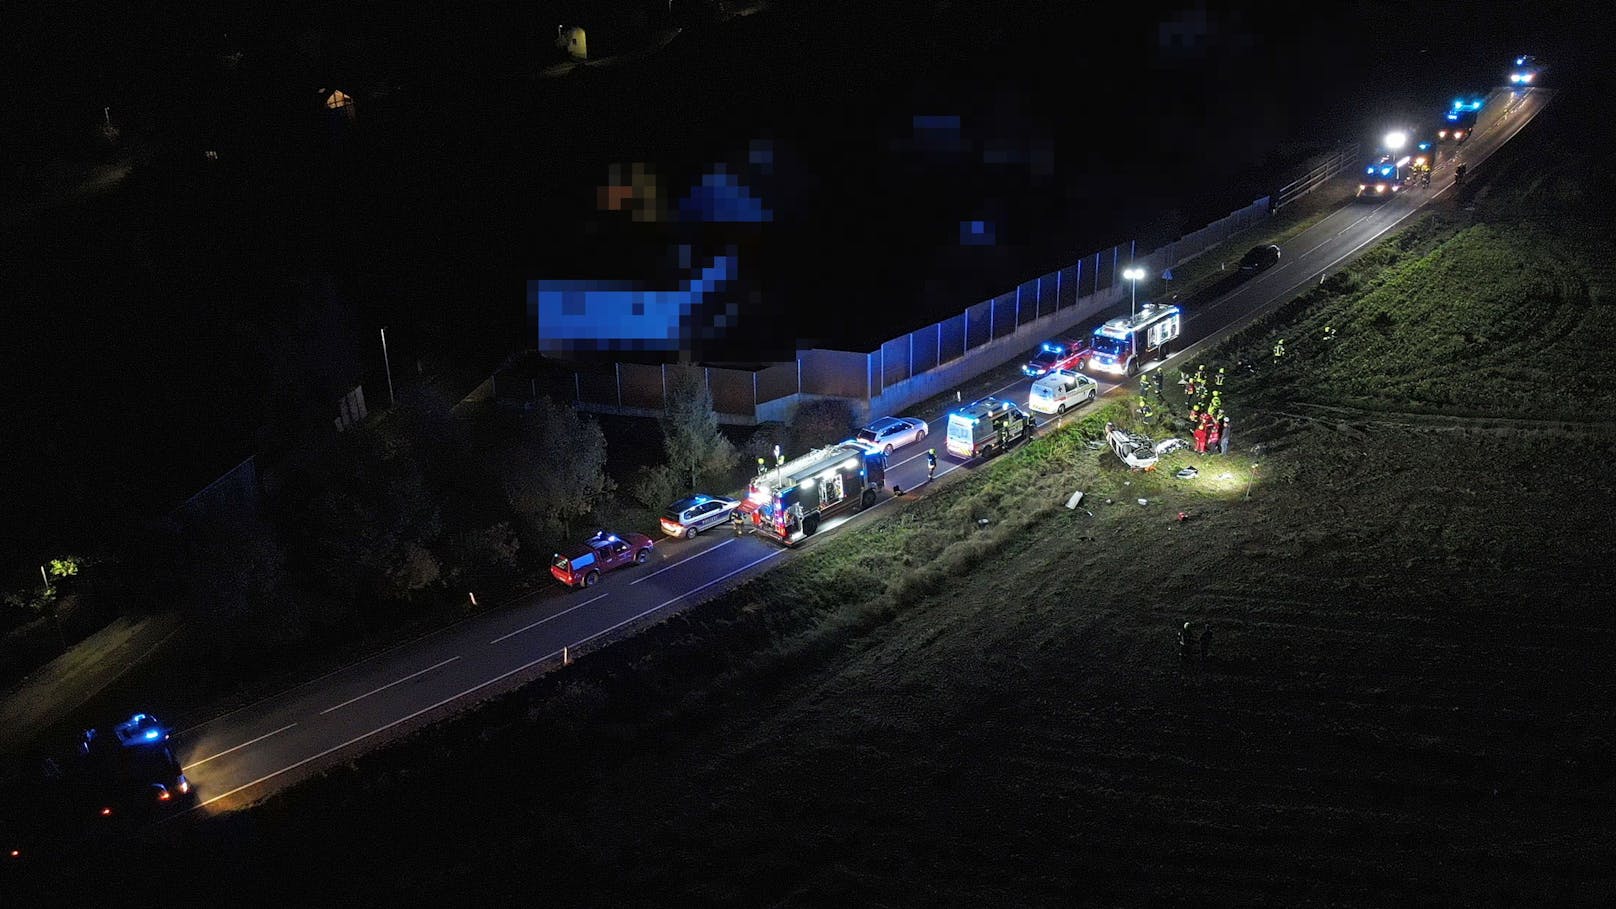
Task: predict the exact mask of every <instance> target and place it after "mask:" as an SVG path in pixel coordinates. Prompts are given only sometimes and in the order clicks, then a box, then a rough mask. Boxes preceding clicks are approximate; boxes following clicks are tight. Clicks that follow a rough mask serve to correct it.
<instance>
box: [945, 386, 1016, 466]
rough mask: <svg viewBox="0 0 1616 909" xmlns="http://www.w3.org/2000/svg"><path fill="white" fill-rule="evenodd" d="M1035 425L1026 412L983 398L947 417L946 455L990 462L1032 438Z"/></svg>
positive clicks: (1011, 405) (992, 399)
mask: <svg viewBox="0 0 1616 909" xmlns="http://www.w3.org/2000/svg"><path fill="white" fill-rule="evenodd" d="M1035 425H1036V424H1035V423H1034V422H1033V418H1032V417H1031V416H1030V415H1028V414H1027V412H1026V411H1024V410H1022V409H1021V408H1019V407H1017V406H1016V405H1015V404H1013V403H1011V402H1009V401H1004V400H1000V399H999V398H995V397H991V396H990V397H986V398H983V399H982V400H980V401H972V402H971V403H970V404H967V405H966V406H964V407H962V408H960V409H959V410H956V411H954V412H953V413H950V414H949V415H948V444H947V445H946V446H945V447H946V448H947V450H948V453H949V454H951V455H953V456H954V457H956V458H964V459H967V460H968V459H970V458H990V457H993V456H994V455H996V454H1000V453H1001V452H1003V451H1005V450H1006V449H1009V448H1012V447H1014V446H1015V445H1016V444H1018V443H1020V442H1021V441H1023V440H1025V439H1027V438H1028V437H1030V436H1031V435H1032V430H1033V427H1034V426H1035Z"/></svg>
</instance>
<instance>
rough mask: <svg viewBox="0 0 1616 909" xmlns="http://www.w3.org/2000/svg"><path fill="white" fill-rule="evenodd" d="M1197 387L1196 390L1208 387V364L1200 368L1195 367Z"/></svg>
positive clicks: (1203, 364)
mask: <svg viewBox="0 0 1616 909" xmlns="http://www.w3.org/2000/svg"><path fill="white" fill-rule="evenodd" d="M1195 387H1196V388H1205V387H1206V364H1205V363H1202V364H1201V365H1200V366H1197V367H1195Z"/></svg>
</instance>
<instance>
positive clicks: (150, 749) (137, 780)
mask: <svg viewBox="0 0 1616 909" xmlns="http://www.w3.org/2000/svg"><path fill="white" fill-rule="evenodd" d="M168 736H169V732H168V729H167V728H166V727H165V726H164V725H163V724H162V723H161V722H159V721H158V719H157V717H155V716H152V715H151V714H149V713H136V714H133V715H132V716H130V717H129V719H127V720H124V721H123V722H121V723H118V724H116V725H114V726H113V727H112V729H111V731H110V732H107V731H103V730H100V729H87V730H85V731H84V735H83V737H82V738H80V740H79V749H78V750H79V764H78V768H77V769H78V771H79V773H78V774H73V776H77V777H78V778H79V779H78V780H77V782H79V783H80V784H82V785H83V786H84V787H86V788H87V789H90V790H91V791H94V792H96V793H98V797H97V798H96V799H95V805H96V808H97V813H98V814H100V815H101V816H102V817H114V816H116V815H118V814H120V813H126V812H131V811H135V812H139V811H149V810H153V809H157V808H163V807H167V806H170V805H175V804H179V803H180V802H182V801H183V800H184V799H185V798H186V797H187V796H190V795H191V781H190V780H188V779H186V778H185V773H184V772H183V771H182V770H181V768H180V762H179V760H178V759H177V758H175V757H174V752H173V751H172V750H170V749H169V747H168Z"/></svg>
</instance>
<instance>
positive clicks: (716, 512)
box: [660, 495, 741, 540]
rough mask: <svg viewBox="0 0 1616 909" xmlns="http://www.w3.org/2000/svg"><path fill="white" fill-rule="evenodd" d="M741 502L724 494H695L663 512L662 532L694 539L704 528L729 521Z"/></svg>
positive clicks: (710, 527)
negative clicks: (731, 513)
mask: <svg viewBox="0 0 1616 909" xmlns="http://www.w3.org/2000/svg"><path fill="white" fill-rule="evenodd" d="M739 504H741V503H740V502H738V501H736V500H735V499H730V498H725V497H724V496H708V495H695V496H690V497H688V498H684V499H680V500H679V501H677V502H674V503H673V504H672V505H669V506H668V510H667V511H665V512H663V513H662V520H661V522H660V523H661V525H662V532H663V533H665V534H667V535H668V536H670V537H684V538H685V539H687V540H693V539H695V538H696V534H698V533H701V532H702V531H703V530H711V529H712V528H714V527H717V526H718V525H719V524H722V523H724V522H725V521H728V520H729V516H730V512H732V511H734V510H735V506H737V505H739Z"/></svg>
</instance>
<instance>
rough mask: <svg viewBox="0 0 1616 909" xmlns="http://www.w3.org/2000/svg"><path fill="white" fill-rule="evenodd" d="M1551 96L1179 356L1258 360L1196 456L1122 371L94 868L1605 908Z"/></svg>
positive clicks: (741, 898)
mask: <svg viewBox="0 0 1616 909" xmlns="http://www.w3.org/2000/svg"><path fill="white" fill-rule="evenodd" d="M1574 111H1575V106H1574V105H1564V106H1561V105H1559V104H1557V105H1556V106H1555V107H1551V108H1550V109H1549V111H1548V112H1547V113H1546V114H1545V115H1544V118H1543V122H1541V123H1540V124H1535V125H1534V128H1533V129H1532V130H1528V131H1527V132H1526V133H1523V135H1522V136H1521V137H1520V138H1519V139H1518V140H1517V143H1518V146H1519V147H1516V144H1512V146H1511V148H1510V149H1509V150H1508V151H1506V153H1504V154H1501V155H1500V156H1499V158H1498V159H1497V160H1496V164H1495V165H1494V169H1493V171H1492V176H1491V178H1490V180H1487V181H1485V182H1481V184H1480V185H1476V186H1473V187H1471V188H1469V189H1468V190H1467V191H1466V192H1465V193H1464V194H1463V195H1461V196H1460V197H1459V198H1458V199H1457V200H1455V201H1454V202H1453V203H1451V204H1449V205H1447V206H1446V207H1445V208H1444V209H1443V210H1439V211H1435V212H1432V213H1429V214H1427V215H1426V216H1424V217H1422V218H1421V219H1420V220H1419V221H1418V222H1416V223H1414V224H1412V225H1411V226H1410V227H1408V228H1407V229H1406V230H1404V231H1403V232H1402V233H1401V234H1400V235H1399V236H1397V237H1394V238H1392V239H1390V240H1387V241H1386V242H1384V243H1383V244H1381V245H1380V246H1379V247H1377V248H1376V249H1375V250H1373V251H1372V252H1371V253H1370V254H1369V255H1368V256H1366V257H1365V258H1364V259H1363V260H1361V261H1360V262H1359V263H1357V264H1356V265H1355V266H1353V267H1352V268H1351V269H1349V270H1348V271H1347V272H1346V273H1344V274H1343V275H1341V276H1338V277H1336V278H1333V279H1331V280H1330V281H1329V282H1327V283H1326V284H1325V285H1324V286H1323V287H1321V288H1319V289H1317V290H1315V291H1313V292H1311V293H1309V294H1308V295H1306V296H1304V297H1302V298H1300V299H1299V300H1298V301H1297V302H1294V303H1292V304H1290V305H1288V306H1286V307H1284V308H1282V309H1281V310H1279V311H1278V312H1276V313H1274V314H1273V315H1271V316H1270V317H1268V318H1267V319H1265V320H1263V321H1262V322H1260V323H1258V324H1256V325H1253V326H1251V327H1250V328H1248V329H1245V330H1242V331H1241V332H1239V333H1237V334H1235V335H1234V336H1232V337H1231V338H1229V339H1228V340H1227V341H1226V342H1225V344H1224V345H1223V347H1222V348H1220V349H1219V350H1216V351H1213V352H1211V353H1209V354H1208V355H1207V356H1206V357H1205V358H1204V361H1205V362H1206V363H1208V365H1211V366H1214V367H1215V366H1217V365H1219V364H1229V365H1233V364H1235V363H1238V362H1254V363H1255V364H1256V366H1255V370H1254V371H1246V370H1241V371H1237V372H1236V373H1235V377H1234V378H1233V379H1232V380H1231V383H1230V385H1229V386H1228V387H1227V395H1226V397H1227V401H1226V404H1227V406H1228V407H1229V409H1230V411H1231V413H1232V414H1233V415H1234V418H1235V421H1236V422H1235V425H1236V427H1237V428H1236V434H1235V436H1234V439H1235V444H1234V447H1233V449H1232V450H1231V454H1230V455H1229V456H1228V457H1227V458H1204V459H1203V458H1199V457H1197V456H1195V455H1193V454H1178V455H1175V456H1172V457H1170V458H1168V459H1165V460H1164V462H1163V464H1162V469H1160V470H1157V471H1156V472H1154V473H1151V474H1138V473H1135V474H1129V473H1127V472H1126V471H1125V470H1123V469H1122V468H1121V465H1120V463H1119V462H1118V461H1117V460H1116V459H1115V458H1114V457H1112V456H1111V455H1110V454H1109V453H1107V452H1101V451H1096V450H1093V449H1092V448H1090V447H1089V446H1088V444H1086V439H1088V438H1091V437H1093V436H1095V435H1097V432H1098V426H1099V424H1101V423H1103V421H1104V420H1106V419H1127V417H1126V415H1125V414H1123V413H1122V412H1121V408H1120V406H1118V405H1111V406H1110V407H1108V408H1106V409H1105V410H1103V411H1102V412H1101V413H1098V414H1095V415H1094V416H1093V417H1092V418H1090V419H1089V420H1087V421H1085V422H1084V423H1083V424H1081V425H1079V426H1077V427H1074V428H1072V429H1071V430H1068V431H1064V432H1061V433H1058V434H1055V435H1052V436H1050V437H1047V438H1044V439H1040V440H1038V441H1036V442H1034V443H1033V444H1032V445H1030V446H1028V447H1027V448H1025V449H1023V450H1021V451H1019V452H1017V453H1014V454H1012V455H1009V456H1007V457H1005V458H1004V459H1003V460H1001V461H1000V462H999V463H997V464H995V465H993V466H992V467H991V468H990V469H987V470H983V471H979V472H976V473H972V474H971V475H969V476H965V477H961V478H959V479H958V480H957V481H955V482H947V483H943V484H941V485H940V486H939V487H938V488H937V489H936V490H935V491H933V492H930V493H929V494H927V495H925V496H924V497H922V498H921V499H920V500H919V501H918V502H915V503H913V504H911V505H909V506H907V507H905V508H903V509H901V510H900V511H898V512H897V513H896V514H891V515H889V516H887V517H886V518H885V519H883V520H879V521H877V522H875V523H873V524H871V525H868V526H866V527H862V528H859V529H856V530H852V531H851V532H849V531H845V530H844V531H843V532H840V533H838V534H836V535H833V536H831V537H827V538H824V539H821V540H817V541H816V542H815V543H814V545H813V546H812V547H811V551H812V554H811V555H810V556H809V557H808V558H805V559H801V560H797V561H794V562H792V563H791V564H789V565H787V566H785V567H783V568H781V569H779V570H776V571H773V572H771V573H769V574H768V575H766V576H765V577H764V578H762V579H761V580H759V581H755V582H753V583H751V584H749V585H747V586H745V587H743V588H741V589H739V590H737V591H735V592H733V593H731V594H729V595H727V596H725V597H723V598H721V599H719V600H717V601H714V602H712V603H709V604H707V605H705V606H702V607H700V608H697V609H694V610H691V611H689V612H687V613H685V614H682V615H680V616H677V617H675V618H672V619H670V620H669V621H667V622H665V623H664V624H662V625H661V626H659V627H657V628H654V629H652V630H650V631H648V632H647V633H645V634H643V635H641V636H639V637H636V638H633V639H630V640H627V641H625V642H623V643H621V644H618V645H615V646H613V647H612V648H610V649H609V650H606V651H603V652H600V653H597V654H593V655H590V656H589V657H587V658H585V659H583V660H582V661H581V662H579V663H577V664H575V665H574V666H573V667H571V668H570V669H567V670H564V671H562V672H559V673H557V674H555V675H553V676H551V677H548V678H547V679H545V680H543V681H542V682H540V683H538V684H535V685H534V686H532V687H530V688H529V689H527V690H524V691H522V692H519V693H517V694H514V695H511V696H509V697H505V698H502V699H500V700H498V701H496V702H494V703H492V704H490V705H488V706H486V707H485V708H483V709H481V710H478V711H476V712H474V713H472V714H469V715H467V716H465V717H462V718H461V719H458V720H455V721H452V722H448V723H445V724H442V725H440V726H438V727H434V728H432V729H429V730H427V731H425V732H423V733H421V734H419V735H417V736H415V737H414V738H412V739H410V740H408V741H406V742H404V743H401V744H400V745H398V746H396V747H393V748H389V749H387V750H384V751H381V752H378V753H375V754H373V755H370V756H368V757H365V758H361V759H359V760H357V761H355V762H354V763H353V764H351V765H349V766H348V767H345V768H341V769H338V770H336V771H333V772H331V773H329V774H327V775H326V776H324V777H323V778H321V779H317V780H315V781H312V782H311V783H309V784H306V785H304V786H302V787H299V788H297V789H294V790H291V791H289V792H287V793H285V794H284V795H281V796H278V797H276V798H273V799H270V800H269V801H267V802H266V803H264V804H263V805H261V806H259V807H258V808H255V809H253V810H251V811H248V812H244V813H240V814H237V815H231V816H228V817H224V818H218V819H213V820H210V821H206V822H203V823H200V824H196V825H193V826H190V827H186V828H183V829H165V830H164V831H163V833H162V836H161V838H160V839H161V841H160V842H156V843H151V844H147V845H143V846H141V847H139V848H138V849H137V850H135V852H136V853H138V855H135V854H130V855H119V856H115V857H112V859H109V860H108V861H127V860H134V859H137V858H138V859H139V860H141V861H144V862H147V863H150V864H149V866H150V867H155V866H162V867H165V868H167V869H169V870H168V871H167V872H165V873H166V874H169V875H172V876H173V878H174V879H175V881H176V884H177V885H178V886H180V887H182V888H183V890H182V891H181V892H184V893H185V894H186V895H187V896H194V897H196V898H197V899H198V900H202V899H205V898H210V897H216V898H219V899H226V898H228V899H229V900H231V902H232V904H238V905H239V904H243V902H246V903H253V904H305V903H318V904H334V903H346V904H351V905H398V904H402V903H409V904H419V903H422V902H425V901H436V902H440V903H444V904H456V903H460V902H465V901H467V900H471V899H477V900H480V901H484V902H489V903H497V902H501V901H506V900H509V901H518V902H523V903H528V902H537V901H555V902H558V903H561V904H568V905H600V906H625V905H646V906H651V905H710V904H716V905H734V906H758V905H892V906H898V905H905V906H908V905H937V904H966V903H970V904H978V905H981V904H988V905H1067V904H1072V903H1102V904H1119V903H1120V904H1152V905H1153V904H1160V903H1193V904H1204V903H1215V904H1223V905H1255V904H1269V905H1283V906H1295V905H1341V904H1349V905H1389V904H1392V905H1399V904H1412V903H1417V904H1442V905H1464V906H1471V905H1478V904H1500V905H1511V904H1532V905H1541V904H1552V903H1580V904H1606V905H1608V904H1609V903H1610V902H1611V901H1612V899H1613V898H1616V888H1613V884H1612V881H1611V878H1610V869H1611V868H1612V867H1613V866H1616V834H1613V829H1612V821H1611V816H1612V811H1613V809H1616V783H1613V782H1612V778H1611V776H1610V773H1609V770H1610V768H1611V766H1613V764H1616V737H1613V734H1612V732H1611V730H1610V723H1609V718H1610V717H1611V715H1612V714H1613V711H1616V685H1613V684H1612V681H1611V676H1610V671H1609V665H1608V664H1609V653H1610V650H1611V648H1612V645H1613V644H1616V618H1613V617H1612V613H1611V612H1610V610H1609V607H1608V604H1607V600H1608V596H1607V590H1606V588H1607V586H1608V576H1609V566H1610V564H1611V561H1612V557H1613V556H1616V544H1613V542H1612V535H1611V531H1612V529H1613V528H1612V520H1611V517H1610V510H1611V506H1612V499H1613V495H1612V480H1611V474H1610V470H1609V464H1610V463H1611V459H1612V457H1613V455H1616V451H1613V448H1616V443H1613V439H1616V433H1613V432H1612V429H1613V424H1612V423H1611V422H1610V421H1609V417H1608V415H1609V413H1610V405H1611V404H1612V403H1613V402H1612V401H1611V400H1610V398H1611V395H1612V392H1611V390H1610V387H1609V384H1608V382H1602V381H1593V380H1591V379H1588V378H1584V376H1585V375H1589V374H1588V373H1585V372H1584V371H1583V370H1582V369H1581V368H1580V367H1581V366H1583V365H1585V364H1594V365H1598V364H1600V363H1608V353H1606V352H1607V351H1608V350H1609V345H1610V343H1611V342H1612V341H1613V340H1616V329H1613V328H1612V326H1611V324H1610V320H1609V319H1608V317H1607V313H1608V309H1609V305H1610V302H1611V296H1610V293H1611V285H1610V283H1609V275H1610V273H1609V270H1608V265H1607V264H1606V263H1607V262H1608V261H1609V258H1608V255H1609V248H1610V243H1611V235H1610V231H1609V227H1608V225H1606V224H1605V222H1604V219H1603V218H1602V206H1603V204H1604V200H1606V199H1608V198H1609V191H1610V189H1611V188H1612V182H1613V181H1612V172H1611V170H1610V165H1609V163H1608V161H1604V160H1601V159H1599V158H1598V157H1597V156H1595V155H1593V154H1590V153H1589V152H1588V151H1586V149H1587V148H1590V147H1593V148H1597V147H1598V146H1597V145H1592V144H1590V145H1587V146H1585V145H1582V144H1581V140H1580V139H1578V138H1576V137H1578V136H1580V135H1582V134H1583V132H1584V131H1585V130H1586V129H1588V128H1590V125H1591V123H1592V122H1593V120H1592V119H1591V118H1593V117H1594V113H1595V112H1575V113H1573V112H1574ZM1531 162H1547V163H1548V166H1546V167H1544V168H1542V169H1539V168H1538V167H1537V166H1536V165H1535V164H1532V163H1531ZM1539 176H1541V179H1538V177H1539ZM1326 325H1328V326H1331V327H1334V328H1336V329H1337V331H1338V333H1339V334H1338V337H1337V339H1336V340H1334V341H1329V342H1326V341H1324V340H1322V328H1323V327H1324V326H1326ZM1279 337H1284V338H1286V342H1287V343H1286V349H1287V355H1286V357H1285V359H1284V360H1282V361H1280V362H1279V363H1275V362H1274V361H1273V358H1272V357H1271V355H1270V353H1269V351H1270V348H1271V346H1272V344H1273V342H1274V340H1275V339H1277V338H1279ZM1454 338H1458V339H1459V340H1458V341H1455V340H1453V339H1454ZM1460 341H1462V342H1463V343H1459V342H1460ZM1568 354H1570V355H1572V357H1571V358H1569V359H1568V356H1567V355H1568ZM1197 359H1200V358H1199V357H1198V358H1197ZM1370 375H1373V376H1374V381H1373V382H1369V381H1368V377H1369V376H1370ZM1174 395H1176V392H1173V391H1170V392H1169V396H1170V397H1173V396H1174ZM1175 402H1176V399H1175ZM1155 430H1156V431H1157V432H1158V433H1159V432H1160V431H1161V430H1160V428H1159V427H1156V428H1155ZM1184 463H1193V464H1195V465H1196V466H1198V467H1199V468H1200V469H1201V476H1200V478H1198V479H1196V480H1192V481H1178V480H1175V479H1173V471H1174V470H1175V469H1176V468H1177V467H1179V466H1181V465H1182V464H1184ZM1225 472H1227V473H1228V474H1229V476H1228V477H1227V478H1224V477H1223V476H1222V475H1223V474H1224V473H1225ZM1074 489H1084V490H1086V491H1087V493H1088V498H1087V500H1086V501H1085V503H1084V505H1085V506H1086V507H1085V508H1083V509H1079V510H1077V511H1068V510H1066V509H1064V508H1062V507H1060V502H1061V501H1063V500H1064V499H1065V497H1066V495H1068V494H1069V493H1070V492H1071V491H1072V490H1074ZM1138 498H1144V499H1146V500H1147V501H1148V504H1147V505H1144V506H1141V505H1139V504H1137V502H1136V501H1135V500H1136V499H1138ZM1108 501H1112V502H1115V504H1107V502H1108ZM1180 510H1182V511H1184V512H1186V513H1187V514H1188V515H1189V519H1188V520H1186V521H1183V522H1179V521H1176V520H1175V519H1174V516H1175V514H1176V513H1177V512H1179V511H1180ZM1090 512H1092V514H1091V513H1090ZM984 518H985V519H987V523H986V524H985V525H982V524H979V520H980V519H984ZM1185 620H1194V621H1198V622H1209V623H1210V625H1211V627H1212V629H1213V631H1214V637H1213V641H1212V645H1211V650H1210V655H1209V656H1208V657H1207V658H1206V659H1204V660H1203V659H1201V658H1199V657H1194V658H1191V659H1189V660H1181V659H1180V656H1179V654H1178V652H1177V647H1176V645H1175V643H1174V630H1175V629H1176V628H1177V626H1178V625H1179V624H1181V623H1182V622H1183V621H1185ZM94 867H95V868H97V869H98V870H99V869H103V868H106V867H108V866H107V865H106V864H104V863H102V864H97V865H95V866H94Z"/></svg>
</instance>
